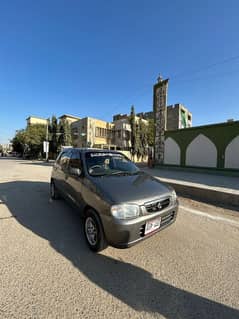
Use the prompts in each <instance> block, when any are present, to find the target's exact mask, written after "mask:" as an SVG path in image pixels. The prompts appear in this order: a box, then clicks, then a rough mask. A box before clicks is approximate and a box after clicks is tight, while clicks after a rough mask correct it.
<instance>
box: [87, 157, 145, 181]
mask: <svg viewBox="0 0 239 319" xmlns="http://www.w3.org/2000/svg"><path fill="white" fill-rule="evenodd" d="M86 166H87V170H88V173H89V174H90V175H91V176H104V175H108V176H112V175H134V174H138V173H139V171H140V170H139V169H138V167H137V166H136V165H135V164H134V163H133V162H131V161H130V160H128V159H127V158H126V157H125V156H124V155H123V154H120V153H110V152H105V153H104V152H89V153H86Z"/></svg>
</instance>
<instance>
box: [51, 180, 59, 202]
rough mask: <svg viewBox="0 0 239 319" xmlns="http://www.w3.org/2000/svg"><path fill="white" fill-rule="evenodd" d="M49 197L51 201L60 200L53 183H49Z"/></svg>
mask: <svg viewBox="0 0 239 319" xmlns="http://www.w3.org/2000/svg"><path fill="white" fill-rule="evenodd" d="M50 195H51V199H59V198H60V194H59V192H58V190H57V189H56V186H55V183H54V181H51V184H50Z"/></svg>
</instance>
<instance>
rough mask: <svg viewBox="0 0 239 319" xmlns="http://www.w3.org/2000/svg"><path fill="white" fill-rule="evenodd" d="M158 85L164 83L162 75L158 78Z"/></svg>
mask: <svg viewBox="0 0 239 319" xmlns="http://www.w3.org/2000/svg"><path fill="white" fill-rule="evenodd" d="M157 80H158V83H160V82H162V81H163V77H162V75H161V74H160V73H159V76H158V79H157Z"/></svg>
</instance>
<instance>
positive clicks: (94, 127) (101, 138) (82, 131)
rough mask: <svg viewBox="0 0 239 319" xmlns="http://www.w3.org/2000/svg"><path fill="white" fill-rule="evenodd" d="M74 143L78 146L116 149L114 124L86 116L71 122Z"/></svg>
mask: <svg viewBox="0 0 239 319" xmlns="http://www.w3.org/2000/svg"><path fill="white" fill-rule="evenodd" d="M71 129H72V135H73V143H74V146H77V147H99V148H110V149H115V148H116V145H114V144H113V141H114V124H113V123H110V122H106V121H102V120H99V119H95V118H92V117H85V118H83V119H80V120H78V121H75V122H73V123H72V124H71Z"/></svg>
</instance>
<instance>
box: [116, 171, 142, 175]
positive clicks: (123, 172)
mask: <svg viewBox="0 0 239 319" xmlns="http://www.w3.org/2000/svg"><path fill="white" fill-rule="evenodd" d="M138 174H139V172H134V173H131V172H126V171H117V172H113V173H111V174H110V175H125V176H126V175H138Z"/></svg>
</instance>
